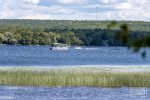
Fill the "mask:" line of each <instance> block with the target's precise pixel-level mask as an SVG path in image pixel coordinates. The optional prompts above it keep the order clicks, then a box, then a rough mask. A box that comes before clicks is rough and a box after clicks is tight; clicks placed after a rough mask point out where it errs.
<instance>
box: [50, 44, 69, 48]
mask: <svg viewBox="0 0 150 100" xmlns="http://www.w3.org/2000/svg"><path fill="white" fill-rule="evenodd" d="M52 46H53V47H67V46H68V45H67V44H63V43H53V45H52Z"/></svg>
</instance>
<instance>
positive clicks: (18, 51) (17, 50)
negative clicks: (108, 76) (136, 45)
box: [0, 46, 150, 67]
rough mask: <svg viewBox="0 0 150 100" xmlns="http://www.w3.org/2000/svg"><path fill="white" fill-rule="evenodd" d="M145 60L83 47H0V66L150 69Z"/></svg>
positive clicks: (123, 51)
mask: <svg viewBox="0 0 150 100" xmlns="http://www.w3.org/2000/svg"><path fill="white" fill-rule="evenodd" d="M147 53H148V54H147V58H146V59H143V58H142V57H141V55H140V54H136V53H133V52H132V51H131V50H128V49H127V48H123V47H82V49H78V50H77V49H75V48H70V49H69V51H50V50H49V47H48V46H0V66H43V67H44V66H47V67H59V66H65V67H67V66H77V65H78V66H80V65H93V66H94V65H110V66H113V65H150V50H149V49H148V50H147Z"/></svg>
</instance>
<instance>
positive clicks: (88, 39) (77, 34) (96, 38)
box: [0, 19, 150, 46]
mask: <svg viewBox="0 0 150 100" xmlns="http://www.w3.org/2000/svg"><path fill="white" fill-rule="evenodd" d="M110 22H111V21H88V20H87V21H77V20H76V21H71V20H70V21H69V20H59V21H58V20H17V19H16V20H15V19H12V20H8V19H1V20H0V44H7V45H52V44H53V43H64V44H68V45H73V46H126V45H124V44H123V43H122V42H121V41H120V40H119V39H116V34H117V33H118V32H119V30H120V25H122V24H127V25H128V26H129V27H130V29H129V31H130V32H129V33H130V34H129V41H128V44H129V45H131V44H132V41H133V40H134V39H136V38H139V37H143V36H145V35H146V36H149V33H150V28H149V25H150V22H140V21H118V22H117V23H118V25H116V26H115V27H114V28H113V29H108V27H107V26H108V25H109V24H110Z"/></svg>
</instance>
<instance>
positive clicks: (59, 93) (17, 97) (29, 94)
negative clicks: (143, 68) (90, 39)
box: [0, 86, 150, 100]
mask: <svg viewBox="0 0 150 100" xmlns="http://www.w3.org/2000/svg"><path fill="white" fill-rule="evenodd" d="M149 98H150V89H148V88H93V87H51V88H49V87H10V86H1V87H0V100H149Z"/></svg>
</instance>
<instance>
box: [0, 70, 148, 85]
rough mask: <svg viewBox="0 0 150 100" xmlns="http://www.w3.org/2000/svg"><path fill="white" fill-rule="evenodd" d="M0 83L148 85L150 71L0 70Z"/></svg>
mask: <svg viewBox="0 0 150 100" xmlns="http://www.w3.org/2000/svg"><path fill="white" fill-rule="evenodd" d="M0 85H16V86H91V87H150V73H148V72H147V73H117V72H116V73H110V72H109V73H108V72H106V73H105V72H98V73H94V72H76V71H70V72H67V71H56V70H55V71H54V70H53V71H41V72H40V71H38V72H36V71H23V70H18V71H0Z"/></svg>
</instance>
